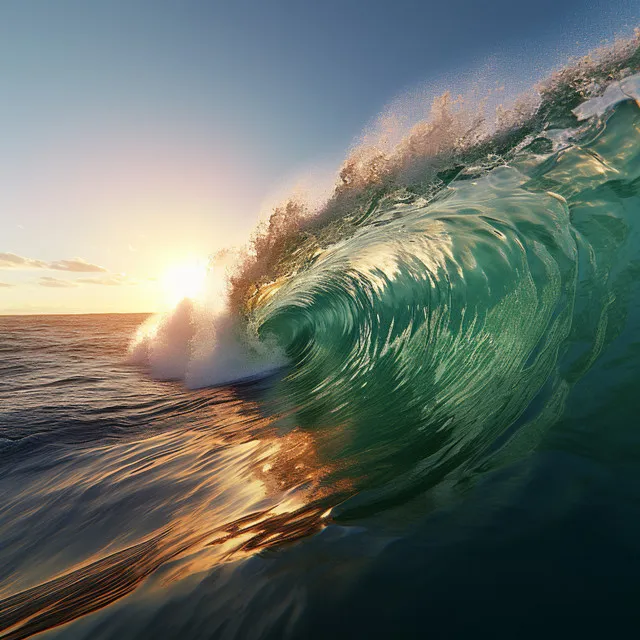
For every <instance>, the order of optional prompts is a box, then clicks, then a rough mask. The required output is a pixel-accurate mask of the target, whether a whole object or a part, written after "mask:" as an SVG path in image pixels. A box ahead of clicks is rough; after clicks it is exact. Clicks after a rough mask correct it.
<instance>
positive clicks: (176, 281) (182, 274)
mask: <svg viewBox="0 0 640 640" xmlns="http://www.w3.org/2000/svg"><path fill="white" fill-rule="evenodd" d="M208 270H209V269H208V266H207V264H206V262H203V261H200V260H191V261H189V262H183V263H181V264H177V265H174V266H172V267H170V268H169V269H167V271H166V272H165V274H164V277H163V278H162V286H163V289H164V290H165V292H166V296H167V302H169V304H171V305H176V304H178V302H180V301H181V300H184V299H185V298H189V299H190V300H194V299H197V298H199V297H201V296H202V295H203V293H204V290H205V282H206V279H207V273H208Z"/></svg>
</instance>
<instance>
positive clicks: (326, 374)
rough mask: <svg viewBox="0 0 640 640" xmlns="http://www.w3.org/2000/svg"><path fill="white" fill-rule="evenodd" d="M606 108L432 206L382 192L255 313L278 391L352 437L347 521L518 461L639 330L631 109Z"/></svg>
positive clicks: (625, 98)
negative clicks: (278, 374)
mask: <svg viewBox="0 0 640 640" xmlns="http://www.w3.org/2000/svg"><path fill="white" fill-rule="evenodd" d="M625 82H626V84H627V86H628V87H631V88H632V89H633V88H634V87H636V86H637V84H638V82H637V77H631V78H628V79H627V80H626V81H625ZM613 89H616V90H618V91H619V86H618V85H616V86H615V87H613V88H612V89H611V90H610V92H609V93H610V94H611V93H612V92H613ZM635 95H637V93H636V94H635ZM610 102H611V101H609V103H608V102H607V101H606V100H604V101H603V100H602V99H600V101H599V102H598V99H596V100H594V101H592V102H591V103H586V105H584V106H583V107H580V109H579V110H578V111H577V113H578V115H580V114H581V113H582V112H584V111H585V110H589V109H592V110H593V109H595V110H596V111H597V110H598V109H601V110H602V113H598V114H597V115H593V117H592V118H591V119H590V120H588V121H587V122H586V123H582V124H580V123H578V122H577V121H576V125H577V126H575V127H573V128H567V129H564V130H557V129H556V130H549V129H547V130H542V131H540V132H539V133H538V134H537V135H536V136H535V137H531V139H529V140H527V141H526V144H525V145H520V148H518V149H515V152H514V153H513V154H512V156H511V158H510V160H509V162H506V163H504V164H500V165H499V166H496V167H495V168H493V169H491V170H489V171H484V172H481V173H480V175H478V171H477V169H474V168H473V167H465V168H463V169H461V170H459V172H458V174H457V176H456V177H455V179H453V180H452V181H450V182H449V184H448V185H447V186H446V187H444V188H442V189H441V190H440V191H439V192H438V193H437V195H436V196H435V197H431V198H427V197H425V196H421V195H419V194H407V192H406V191H402V192H401V193H399V194H398V195H397V196H395V197H394V195H393V194H391V195H387V197H385V198H384V199H383V200H382V202H380V203H378V204H377V206H375V207H374V208H373V210H372V211H371V212H369V214H368V216H367V218H366V221H365V222H364V223H363V224H361V225H360V226H359V227H358V228H357V229H356V230H355V232H354V233H353V234H352V235H350V236H349V237H348V238H346V239H344V240H342V241H339V242H337V243H335V244H333V245H331V246H329V247H328V248H327V249H325V250H324V251H323V252H321V253H320V255H319V256H317V257H315V259H314V261H313V262H312V264H310V266H307V268H306V269H304V270H302V271H301V272H299V273H297V274H296V275H294V276H293V277H290V278H288V279H286V281H285V282H284V283H283V284H281V285H280V286H278V287H277V288H275V287H274V290H271V291H270V292H269V293H268V295H265V296H264V299H263V301H262V302H261V303H260V304H258V305H257V307H256V309H255V311H254V313H255V322H256V324H257V325H258V326H259V332H260V334H261V336H263V337H265V336H272V337H275V339H276V340H277V342H278V343H279V344H280V345H282V346H283V348H284V349H285V351H286V354H287V356H288V357H289V359H290V361H291V362H292V370H291V371H290V373H289V374H288V375H287V376H285V378H284V379H283V380H282V381H281V382H280V383H279V384H278V385H277V388H276V389H275V390H274V393H273V395H274V397H275V398H276V399H277V398H285V399H286V402H284V403H283V402H280V404H290V405H292V406H295V407H297V416H298V417H299V418H302V420H303V422H304V424H305V427H306V428H311V429H317V430H322V429H329V427H330V426H332V425H333V426H336V427H337V426H338V425H339V428H340V429H341V431H342V432H343V433H346V434H347V435H346V437H344V438H343V439H342V440H341V444H340V447H339V448H338V450H335V451H333V453H332V456H333V457H334V459H335V458H336V457H338V458H339V459H342V460H343V461H344V463H345V464H346V465H347V466H349V468H350V469H351V473H354V468H355V469H358V470H359V472H356V475H357V476H358V478H359V481H358V483H357V484H359V487H360V488H367V489H369V490H370V493H368V494H367V497H366V498H359V499H356V500H355V502H354V505H355V506H354V508H355V511H354V513H356V512H357V513H360V511H358V510H359V509H360V506H361V505H360V503H361V502H363V503H365V504H366V505H367V508H374V509H376V508H378V507H377V506H375V505H386V504H390V503H391V504H394V503H397V502H399V501H400V502H401V501H402V500H403V499H405V498H406V497H410V496H411V495H414V494H415V493H417V492H419V491H422V490H424V488H425V487H428V486H434V485H436V484H437V483H438V482H440V481H441V480H443V479H444V478H448V479H449V480H451V481H453V479H454V478H455V482H456V483H459V482H461V481H463V480H464V479H465V478H469V477H472V476H473V475H474V474H475V473H477V472H478V471H480V470H484V469H487V468H488V467H491V466H493V465H496V464H498V463H500V462H504V461H505V460H510V459H513V458H514V457H516V456H517V455H518V454H524V453H525V452H527V451H530V450H531V449H532V448H533V447H535V446H536V444H538V443H539V442H540V440H541V438H542V437H543V435H544V434H545V433H546V431H547V430H548V429H549V428H550V427H551V426H552V425H553V424H554V423H555V422H557V421H558V419H559V418H560V417H561V416H562V415H563V412H564V411H565V407H566V403H567V398H568V397H569V395H570V394H571V392H572V389H573V387H574V386H575V385H576V383H577V382H578V381H579V380H580V379H581V378H582V377H583V376H584V375H585V374H586V373H587V372H588V371H589V370H590V368H591V367H593V366H594V364H595V363H597V362H598V358H599V357H600V356H601V354H602V353H603V351H605V350H606V349H607V348H608V347H609V345H611V344H612V343H613V342H615V341H616V340H617V339H620V334H621V332H622V331H623V329H624V327H625V324H626V323H627V321H628V320H627V319H628V316H629V315H631V316H633V318H634V319H635V318H637V313H638V310H639V308H640V307H639V303H640V301H639V299H638V297H637V282H638V275H639V274H640V271H639V269H640V261H639V258H640V238H639V237H638V228H639V227H638V224H639V223H638V213H639V212H640V109H639V108H638V104H636V102H635V99H634V95H633V94H627V93H625V94H624V95H622V96H618V98H617V101H616V100H614V101H613V104H610ZM636 344H637V343H636ZM276 404H278V400H276ZM329 430H330V429H329ZM346 512H349V508H346V509H345V517H346Z"/></svg>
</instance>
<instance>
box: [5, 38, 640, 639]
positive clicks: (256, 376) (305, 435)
mask: <svg viewBox="0 0 640 640" xmlns="http://www.w3.org/2000/svg"><path fill="white" fill-rule="evenodd" d="M624 55H625V56H626V58H624V57H623V56H621V55H618V54H617V56H614V57H612V58H611V57H610V58H606V59H605V61H604V62H602V63H601V64H600V66H594V67H589V68H588V69H587V71H585V72H582V71H581V74H582V75H581V76H580V82H581V83H582V84H581V86H582V87H583V89H584V90H583V91H582V92H578V91H576V90H575V83H574V84H572V85H571V83H572V82H574V80H575V78H576V75H575V74H574V75H572V76H571V78H572V79H571V82H565V83H564V84H562V83H561V90H558V91H556V92H555V93H553V95H551V97H548V99H546V102H545V100H542V102H541V103H540V104H539V105H538V106H537V107H536V108H535V109H534V111H533V113H532V114H529V115H528V116H527V118H528V120H526V122H525V123H524V124H523V122H522V121H520V122H519V124H518V126H517V127H516V126H515V125H514V126H512V127H511V128H510V129H509V135H506V134H505V132H504V130H503V131H501V132H500V131H498V132H497V133H496V132H494V133H493V134H492V135H493V137H492V138H491V140H492V141H493V142H492V143H491V144H493V145H494V146H491V145H489V147H487V144H488V142H487V139H483V140H479V141H475V142H473V144H469V145H466V146H465V147H464V150H466V151H465V153H466V152H468V155H467V156H465V157H466V158H467V159H466V160H464V161H463V160H461V156H460V154H457V153H453V152H452V153H449V152H447V154H446V155H447V157H446V158H445V159H444V160H442V153H441V150H442V148H443V146H442V144H444V143H442V140H443V137H442V136H443V134H442V131H443V130H444V129H443V128H442V127H443V125H442V118H440V124H439V125H438V126H436V125H429V126H426V128H425V126H423V127H422V129H419V130H418V131H417V132H416V131H415V130H414V132H413V133H412V135H413V137H412V138H410V139H409V141H410V142H411V141H412V144H410V145H408V147H411V149H414V148H415V146H416V144H417V143H416V140H417V138H416V135H417V134H420V136H421V138H420V140H422V141H423V142H424V141H425V140H426V141H427V142H429V145H432V146H433V141H434V137H433V136H434V135H435V134H434V131H436V132H437V133H438V136H440V137H438V140H439V141H440V142H438V145H440V146H438V145H436V147H437V149H436V151H435V152H434V151H433V149H432V148H431V147H430V149H431V151H429V154H430V155H429V154H427V155H428V157H429V158H436V160H437V162H436V161H434V162H426V161H425V157H427V156H426V155H425V153H426V152H421V153H420V154H418V160H416V156H415V154H414V155H412V156H411V161H410V162H408V161H407V157H408V156H407V154H406V153H404V152H403V153H404V155H402V154H396V155H395V156H392V157H391V159H390V160H388V162H387V161H385V162H387V165H385V166H386V169H385V168H384V167H383V169H384V171H381V172H379V171H378V170H376V171H377V173H376V175H375V176H374V177H373V178H367V180H368V181H367V180H366V181H365V186H364V187H361V186H357V189H356V191H355V192H354V191H353V189H352V191H349V194H350V195H349V194H348V195H349V198H351V199H350V200H349V198H347V197H346V196H344V193H345V191H344V190H343V191H342V192H341V194H342V195H340V197H342V198H343V202H344V201H345V199H346V201H347V202H350V203H351V206H352V209H353V212H352V215H351V217H349V215H346V216H345V215H342V216H341V217H340V218H339V223H338V225H337V226H336V223H335V220H336V218H335V217H334V218H332V219H331V220H330V221H329V222H326V219H325V222H324V223H323V225H324V226H322V225H320V223H316V225H317V226H316V227H315V228H314V227H306V228H304V229H303V230H301V231H299V233H298V236H297V238H298V239H297V240H296V241H297V242H298V241H299V242H300V243H301V244H298V245H296V248H295V251H294V250H291V248H290V247H289V248H287V245H286V244H283V245H282V246H283V247H284V249H282V252H281V254H279V256H280V257H279V261H278V262H277V264H278V269H279V271H278V272H277V274H276V275H277V277H274V278H271V279H266V278H265V279H264V280H263V281H259V282H257V284H255V285H254V286H253V289H252V290H251V291H252V294H251V297H250V299H249V301H248V302H247V303H246V306H245V308H244V313H242V314H238V313H235V314H234V313H232V311H231V310H230V309H228V308H224V309H217V310H215V312H214V311H210V310H209V311H207V310H203V309H202V308H200V307H198V305H197V304H195V303H193V302H189V301H185V302H183V303H181V304H180V305H179V306H178V307H177V309H176V310H175V311H174V312H173V313H171V314H169V315H167V316H165V317H162V318H155V319H147V318H145V317H143V316H130V315H104V316H99V315H92V316H57V317H54V316H49V317H47V316H40V317H38V316H32V317H4V318H0V496H2V500H1V501H0V550H1V552H0V638H2V639H9V638H11V639H18V638H26V637H30V636H32V635H34V634H37V633H42V636H41V637H48V638H65V639H66V638H87V639H88V638H91V639H93V638H118V639H123V638H224V639H226V638H251V639H262V638H328V637H338V638H365V637H374V638H414V637H429V636H430V637H436V638H463V637H464V638H467V637H489V636H492V637H505V638H506V637H509V638H512V637H540V636H541V635H544V636H548V637H560V636H568V637H578V636H581V637H596V636H598V637H600V636H602V635H606V636H607V637H612V636H613V637H621V636H623V635H624V636H626V635H631V634H634V633H636V624H635V623H636V622H637V620H638V617H639V615H640V614H639V613H638V598H639V597H640V583H639V581H638V575H640V476H639V474H638V467H639V464H640V419H639V418H638V416H639V415H640V220H639V216H640V107H639V105H638V102H637V100H638V97H639V95H640V80H639V77H638V76H637V75H634V72H636V71H637V68H636V67H637V66H638V61H637V60H636V57H637V49H636V48H634V49H633V50H631V49H629V48H627V49H625V51H624ZM607 65H608V67H607ZM634 65H635V66H634ZM603 69H604V70H605V71H606V73H605V72H604V71H603ZM587 72H588V73H587ZM589 73H591V74H592V75H591V76H589ZM603 77H604V78H605V79H604V80H603ZM569 85H571V91H572V93H571V94H570V95H569V93H568V88H567V87H569ZM584 87H587V88H584ZM569 97H570V99H569ZM446 115H447V114H446V113H445V116H446ZM447 117H448V116H447ZM445 120H446V118H445ZM450 120H451V118H449V120H448V122H449V121H450ZM525 125H526V126H525ZM429 127H431V128H429ZM438 127H439V128H438ZM447 132H450V129H447ZM447 135H448V134H447ZM425 136H426V137H425ZM454 138H455V140H454V142H453V143H451V144H458V140H459V139H460V136H457V137H456V136H454ZM465 144H466V143H465ZM429 145H427V146H429ZM500 145H501V146H500ZM498 146H500V148H501V149H502V152H501V154H499V155H497V154H496V153H495V150H496V148H497V147H498ZM408 147H407V145H405V147H403V149H405V150H406V148H408ZM452 148H453V147H451V145H450V146H449V147H447V149H449V150H450V149H452ZM480 151H482V152H483V153H485V155H484V156H483V158H484V160H483V161H480V159H482V158H480V156H479V153H480ZM474 154H475V155H474ZM472 156H473V157H472ZM479 158H480V159H479ZM445 161H446V162H448V163H449V165H448V168H447V166H445V165H446V162H445ZM443 162H444V163H445V165H443ZM376 166H377V167H378V168H379V167H380V163H378V164H377V165H376ZM389 167H391V168H389ZM434 167H435V168H434ZM369 169H371V165H369ZM385 171H386V173H385ZM380 175H383V177H382V178H380ZM398 176H402V181H400V179H399V177H398ZM350 180H351V179H350ZM354 181H355V182H357V180H355V178H354V180H352V183H354ZM350 184H351V183H350ZM358 184H359V183H358ZM434 185H435V186H434ZM345 188H346V187H345ZM350 188H351V187H350ZM354 188H355V187H354ZM354 193H355V195H354ZM352 196H353V197H352ZM363 198H365V199H366V198H368V200H367V202H366V206H365V207H364V214H363V213H362V212H363V209H362V206H361V205H362V201H363ZM331 225H333V226H331ZM329 227H331V228H332V235H331V238H330V240H327V237H328V235H327V232H326V231H323V230H326V229H327V228H329ZM314 229H315V231H314ZM336 229H337V232H336ZM323 233H325V235H324V236H323ZM310 237H312V238H313V243H312V244H311V245H310V244H309V243H310V240H309V238H310ZM305 243H307V244H305ZM272 246H276V245H275V244H273V245H272ZM279 250H280V249H279ZM283 256H284V257H283ZM272 263H273V261H272ZM238 286H239V285H238Z"/></svg>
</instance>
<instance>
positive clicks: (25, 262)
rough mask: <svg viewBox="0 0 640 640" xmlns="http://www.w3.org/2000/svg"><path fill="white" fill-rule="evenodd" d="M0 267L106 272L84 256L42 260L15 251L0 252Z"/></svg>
mask: <svg viewBox="0 0 640 640" xmlns="http://www.w3.org/2000/svg"><path fill="white" fill-rule="evenodd" d="M0 269H51V270H52V271H70V272H72V273H107V269H105V268H104V267H101V266H99V265H97V264H93V263H91V262H87V261H86V260H85V259H84V258H72V259H71V260H54V261H53V262H44V261H43V260H35V259H33V258H25V257H24V256H19V255H17V254H15V253H0Z"/></svg>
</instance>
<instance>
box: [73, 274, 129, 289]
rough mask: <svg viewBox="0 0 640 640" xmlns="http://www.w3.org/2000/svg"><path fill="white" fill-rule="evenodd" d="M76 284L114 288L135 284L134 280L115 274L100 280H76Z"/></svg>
mask: <svg viewBox="0 0 640 640" xmlns="http://www.w3.org/2000/svg"><path fill="white" fill-rule="evenodd" d="M76 282H81V283H82V284H98V285H103V286H108V287H116V286H120V285H123V284H136V281H135V280H132V279H130V278H128V277H127V276H126V275H125V274H123V273H116V274H114V275H110V276H104V277H101V278H78V279H77V280H76Z"/></svg>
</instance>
